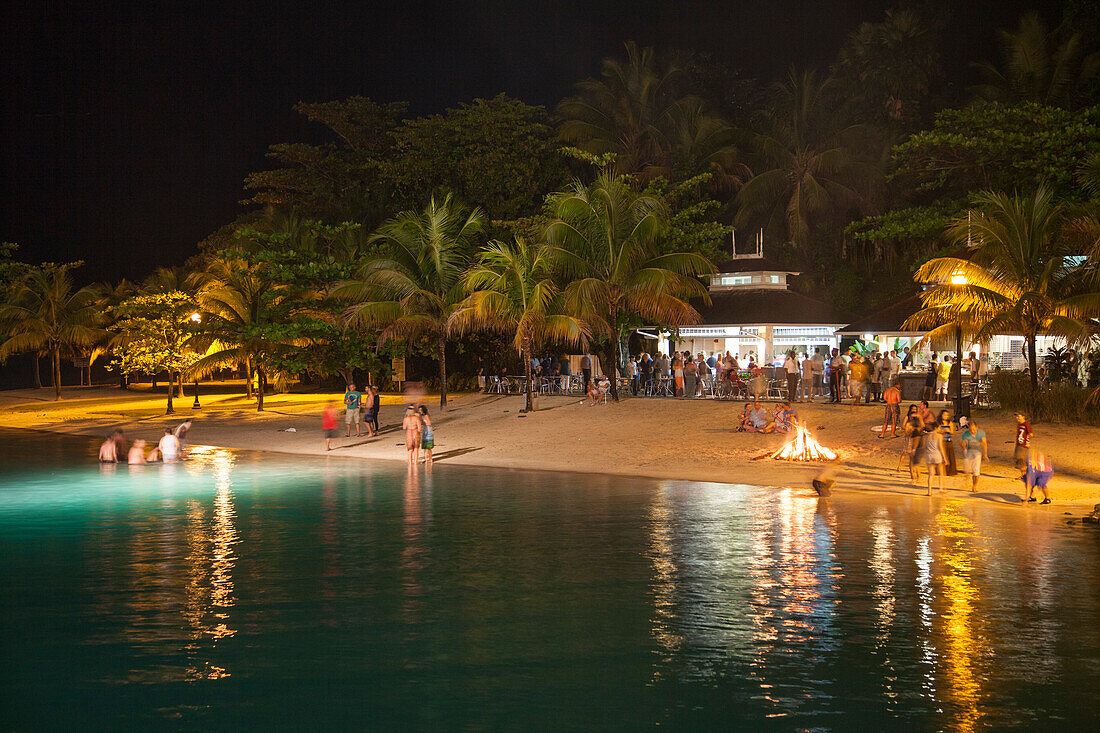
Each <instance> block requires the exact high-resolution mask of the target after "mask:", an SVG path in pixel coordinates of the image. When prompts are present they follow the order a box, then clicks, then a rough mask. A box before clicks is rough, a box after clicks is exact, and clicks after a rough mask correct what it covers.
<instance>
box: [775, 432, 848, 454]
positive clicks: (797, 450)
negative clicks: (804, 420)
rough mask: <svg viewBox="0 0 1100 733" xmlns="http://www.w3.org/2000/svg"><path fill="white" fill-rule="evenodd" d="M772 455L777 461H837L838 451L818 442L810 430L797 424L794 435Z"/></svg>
mask: <svg viewBox="0 0 1100 733" xmlns="http://www.w3.org/2000/svg"><path fill="white" fill-rule="evenodd" d="M771 457H772V458H774V459H776V460H777V461H835V460H836V452H835V451H831V450H829V449H828V448H826V447H825V446H823V445H822V444H821V443H818V442H817V440H815V439H814V436H813V434H812V433H811V432H810V431H809V430H807V429H806V428H804V427H802V426H801V425H796V426H795V431H794V437H793V438H791V439H790V440H789V441H787V442H786V443H784V444H783V447H782V448H780V449H779V450H777V451H776V452H775V453H772V455H771Z"/></svg>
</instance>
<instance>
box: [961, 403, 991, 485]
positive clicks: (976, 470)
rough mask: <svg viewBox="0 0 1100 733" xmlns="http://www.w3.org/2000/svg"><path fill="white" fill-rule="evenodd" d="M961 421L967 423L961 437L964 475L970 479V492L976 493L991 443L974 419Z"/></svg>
mask: <svg viewBox="0 0 1100 733" xmlns="http://www.w3.org/2000/svg"><path fill="white" fill-rule="evenodd" d="M960 419H961V420H966V421H967V423H966V428H965V429H964V430H963V432H962V435H960V436H959V443H960V444H961V445H962V449H963V473H964V474H966V475H967V476H969V477H970V491H971V492H975V491H977V490H978V478H979V477H981V475H982V458H983V457H985V458H988V457H989V441H988V440H986V437H985V431H984V430H982V429H981V428H979V427H978V424H977V423H976V422H974V419H973V418H969V419H968V418H965V417H964V418H960Z"/></svg>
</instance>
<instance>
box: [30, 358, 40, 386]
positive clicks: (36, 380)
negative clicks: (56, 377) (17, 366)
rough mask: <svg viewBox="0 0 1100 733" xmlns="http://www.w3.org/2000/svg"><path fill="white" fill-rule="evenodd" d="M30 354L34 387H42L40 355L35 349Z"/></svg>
mask: <svg viewBox="0 0 1100 733" xmlns="http://www.w3.org/2000/svg"><path fill="white" fill-rule="evenodd" d="M31 356H32V357H33V358H34V388H35V389H42V357H40V356H39V355H38V352H37V351H33V352H31Z"/></svg>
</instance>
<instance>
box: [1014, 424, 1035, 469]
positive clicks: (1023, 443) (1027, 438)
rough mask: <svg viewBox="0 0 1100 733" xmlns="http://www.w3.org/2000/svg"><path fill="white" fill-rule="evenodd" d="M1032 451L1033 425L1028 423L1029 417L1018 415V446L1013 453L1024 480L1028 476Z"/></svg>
mask: <svg viewBox="0 0 1100 733" xmlns="http://www.w3.org/2000/svg"><path fill="white" fill-rule="evenodd" d="M1030 449H1031V423H1029V422H1028V421H1027V415H1025V414H1024V413H1022V412H1017V413H1016V445H1015V448H1014V450H1013V453H1012V459H1013V462H1014V463H1015V464H1016V470H1017V471H1019V472H1020V478H1021V479H1023V478H1024V477H1025V475H1026V474H1027V459H1028V451H1029V450H1030Z"/></svg>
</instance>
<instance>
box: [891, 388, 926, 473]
mask: <svg viewBox="0 0 1100 733" xmlns="http://www.w3.org/2000/svg"><path fill="white" fill-rule="evenodd" d="M904 430H905V448H904V449H903V450H902V452H901V455H899V456H898V469H897V470H899V471H900V470H901V464H902V461H907V462H908V463H909V478H910V479H911V480H912V481H913V484H914V485H916V484H917V482H919V481H920V444H921V436H922V435H923V434H924V423H923V422H921V419H920V416H919V415H918V414H917V406H916V405H909V410H908V412H907V413H906V415H905V427H904Z"/></svg>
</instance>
